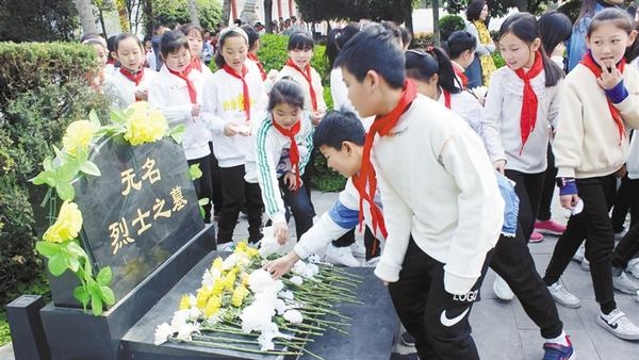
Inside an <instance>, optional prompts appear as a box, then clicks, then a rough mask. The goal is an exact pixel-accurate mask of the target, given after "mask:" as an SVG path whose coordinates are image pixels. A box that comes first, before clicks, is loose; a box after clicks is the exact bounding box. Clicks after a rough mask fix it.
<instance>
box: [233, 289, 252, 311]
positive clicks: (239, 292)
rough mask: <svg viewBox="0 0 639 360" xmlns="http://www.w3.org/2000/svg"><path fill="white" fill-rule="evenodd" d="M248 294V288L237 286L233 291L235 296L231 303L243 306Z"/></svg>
mask: <svg viewBox="0 0 639 360" xmlns="http://www.w3.org/2000/svg"><path fill="white" fill-rule="evenodd" d="M246 295H248V289H247V288H245V287H244V286H242V285H239V286H237V287H236V288H235V290H234V291H233V296H231V305H233V306H235V307H240V306H242V302H243V301H244V298H245V297H246Z"/></svg>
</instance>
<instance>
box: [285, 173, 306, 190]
mask: <svg viewBox="0 0 639 360" xmlns="http://www.w3.org/2000/svg"><path fill="white" fill-rule="evenodd" d="M301 181H302V180H301V179H300V182H301ZM284 184H285V185H288V189H289V190H291V191H295V190H297V188H298V186H297V176H296V175H295V174H293V173H292V172H290V171H287V172H286V174H284ZM300 186H301V184H300Z"/></svg>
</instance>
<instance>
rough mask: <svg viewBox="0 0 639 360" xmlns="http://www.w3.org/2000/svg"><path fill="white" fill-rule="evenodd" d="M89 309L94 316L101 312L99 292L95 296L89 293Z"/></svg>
mask: <svg viewBox="0 0 639 360" xmlns="http://www.w3.org/2000/svg"><path fill="white" fill-rule="evenodd" d="M91 311H92V312H93V315H95V316H98V315H100V314H102V298H101V297H100V295H99V294H98V295H97V296H96V295H93V294H91Z"/></svg>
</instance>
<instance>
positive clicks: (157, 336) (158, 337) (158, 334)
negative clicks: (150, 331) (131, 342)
mask: <svg viewBox="0 0 639 360" xmlns="http://www.w3.org/2000/svg"><path fill="white" fill-rule="evenodd" d="M174 333H175V331H173V328H172V327H171V325H169V324H167V323H162V324H160V325H158V327H156V328H155V333H154V340H153V344H155V345H162V344H164V343H165V342H167V341H168V340H169V336H171V335H173V334H174Z"/></svg>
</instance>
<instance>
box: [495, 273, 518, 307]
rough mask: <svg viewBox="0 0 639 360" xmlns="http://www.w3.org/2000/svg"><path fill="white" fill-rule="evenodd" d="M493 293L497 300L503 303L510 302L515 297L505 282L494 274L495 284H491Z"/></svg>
mask: <svg viewBox="0 0 639 360" xmlns="http://www.w3.org/2000/svg"><path fill="white" fill-rule="evenodd" d="M493 291H494V292H495V295H497V297H498V298H500V299H501V300H504V301H510V300H512V299H513V297H514V296H515V294H513V291H512V290H510V287H509V286H508V284H507V283H506V280H504V279H503V278H502V277H501V276H499V275H497V274H495V282H493Z"/></svg>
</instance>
